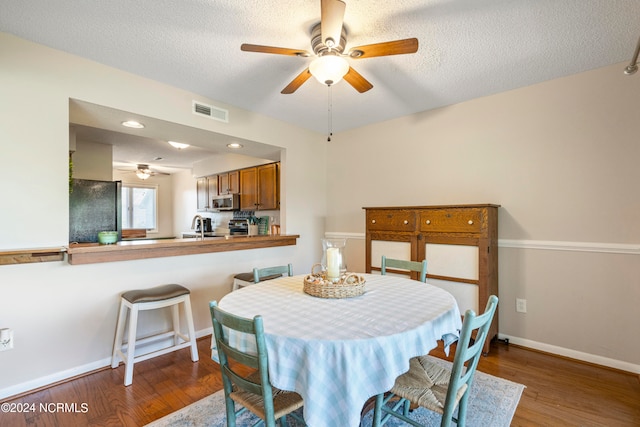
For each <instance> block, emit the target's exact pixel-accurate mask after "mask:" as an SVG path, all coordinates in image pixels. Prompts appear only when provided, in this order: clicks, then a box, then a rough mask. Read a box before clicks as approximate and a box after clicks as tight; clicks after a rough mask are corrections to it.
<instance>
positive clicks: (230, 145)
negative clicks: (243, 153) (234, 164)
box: [227, 142, 242, 148]
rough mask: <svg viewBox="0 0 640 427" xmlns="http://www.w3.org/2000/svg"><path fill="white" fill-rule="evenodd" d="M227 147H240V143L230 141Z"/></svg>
mask: <svg viewBox="0 0 640 427" xmlns="http://www.w3.org/2000/svg"><path fill="white" fill-rule="evenodd" d="M227 147H229V148H242V144H238V143H237V142H232V143H231V144H227Z"/></svg>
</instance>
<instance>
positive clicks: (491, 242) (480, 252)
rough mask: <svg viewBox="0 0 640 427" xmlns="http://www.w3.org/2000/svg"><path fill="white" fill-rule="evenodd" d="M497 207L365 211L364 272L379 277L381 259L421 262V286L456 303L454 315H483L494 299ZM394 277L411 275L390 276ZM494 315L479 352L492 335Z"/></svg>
mask: <svg viewBox="0 0 640 427" xmlns="http://www.w3.org/2000/svg"><path fill="white" fill-rule="evenodd" d="M498 208H499V205H493V204H483V205H446V206H413V207H375V208H364V209H365V211H366V259H365V263H366V272H367V273H371V272H375V271H380V259H381V257H382V255H385V256H387V257H389V258H397V259H405V260H411V261H422V260H423V259H426V260H427V282H428V283H430V284H432V285H435V286H438V287H441V288H443V289H445V290H447V291H448V292H450V293H451V294H453V296H454V297H455V298H456V300H457V302H458V306H459V308H460V312H461V313H464V312H465V311H466V310H468V309H471V310H473V311H475V312H476V313H482V312H483V311H484V308H485V305H486V303H487V300H488V299H489V296H490V295H496V296H499V295H498ZM394 273H395V274H403V275H410V276H411V277H412V278H414V279H416V278H417V277H416V273H414V272H412V273H409V272H407V271H395V272H394ZM498 324H499V322H498V313H497V312H496V314H495V317H494V319H493V323H492V324H491V328H490V330H489V337H488V339H487V341H486V343H485V346H484V349H483V352H484V353H488V352H489V348H490V343H491V340H492V338H494V337H495V336H496V335H497V334H498Z"/></svg>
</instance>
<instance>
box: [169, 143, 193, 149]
mask: <svg viewBox="0 0 640 427" xmlns="http://www.w3.org/2000/svg"><path fill="white" fill-rule="evenodd" d="M168 142H169V144H171V146H173V147H175V148H177V149H178V150H182V149H183V148H187V147H188V146H189V144H185V143H183V142H176V141H168Z"/></svg>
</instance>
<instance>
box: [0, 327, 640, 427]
mask: <svg viewBox="0 0 640 427" xmlns="http://www.w3.org/2000/svg"><path fill="white" fill-rule="evenodd" d="M210 342H211V340H210V338H203V339H200V340H199V341H198V349H199V354H200V361H199V362H196V363H193V362H191V359H190V357H189V349H183V350H180V351H177V352H174V353H170V354H167V355H164V356H160V357H156V358H154V359H150V360H146V361H144V362H140V363H138V364H136V366H135V370H134V376H133V384H132V385H131V386H129V387H124V385H123V381H124V366H122V365H121V366H120V367H119V368H117V369H114V370H112V369H110V368H107V369H104V370H101V371H98V372H95V373H92V374H90V375H85V376H82V377H79V378H76V379H73V380H70V381H66V382H64V383H61V384H57V385H54V386H51V387H48V388H45V389H43V390H39V391H36V392H33V393H30V394H26V395H24V396H20V397H18V398H15V399H12V400H5V401H4V402H5V403H9V404H10V405H13V409H17V408H18V407H22V409H28V410H29V411H28V412H23V413H15V412H14V413H7V412H6V411H3V412H0V426H1V427H20V426H39V427H73V426H83V427H84V426H118V427H121V426H143V425H145V424H147V423H149V422H151V421H153V420H155V419H158V418H161V417H163V416H164V415H167V414H169V413H171V412H174V411H176V410H178V409H180V408H183V407H184V406H186V405H188V404H190V403H193V402H196V401H197V400H200V399H202V398H203V397H205V396H207V395H209V394H211V393H214V392H215V391H217V390H220V389H221V388H222V385H221V379H220V372H219V369H218V365H217V364H216V363H214V362H213V361H211V359H210V354H211V353H210V350H209V346H210ZM432 354H433V355H436V356H439V357H444V354H443V352H442V351H441V349H437V350H434V351H433V352H432ZM479 370H481V371H483V372H486V373H488V374H492V375H496V376H498V377H502V378H505V379H508V380H511V381H515V382H519V383H522V384H525V385H526V386H527V388H526V389H525V391H524V393H523V395H522V399H521V400H520V404H519V406H518V409H517V410H516V413H515V416H514V418H513V422H512V425H513V426H640V378H639V377H638V376H637V375H632V374H628V373H623V372H619V371H614V370H610V369H606V368H601V367H597V366H592V365H588V364H583V363H580V362H576V361H571V360H567V359H563V358H558V357H554V356H552V355H548V354H543V353H539V352H535V351H531V350H527V349H524V348H520V347H517V346H514V345H506V344H504V343H495V344H494V345H492V350H491V352H490V354H489V355H488V356H486V357H483V358H482V360H481V362H480V365H479ZM41 404H43V406H41ZM57 404H62V405H65V404H66V407H64V406H56V405H57ZM74 404H75V406H74ZM3 408H4V407H3ZM31 409H33V410H31ZM337 427H339V426H337Z"/></svg>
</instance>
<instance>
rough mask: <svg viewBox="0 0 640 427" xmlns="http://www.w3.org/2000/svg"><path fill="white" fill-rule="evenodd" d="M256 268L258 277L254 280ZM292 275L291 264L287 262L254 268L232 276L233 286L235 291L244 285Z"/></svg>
mask: <svg viewBox="0 0 640 427" xmlns="http://www.w3.org/2000/svg"><path fill="white" fill-rule="evenodd" d="M256 270H257V271H258V276H257V277H258V279H257V281H256ZM285 274H286V275H288V276H293V265H291V264H287V265H283V266H277V267H265V268H257V267H256V268H254V269H253V271H251V272H249V273H240V274H236V275H235V276H233V288H232V290H233V291H235V290H237V289H240V288H242V287H244V286H249V285H255V284H256V283H259V282H262V281H265V280H271V279H277V278H278V277H282V276H283V275H285Z"/></svg>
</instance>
